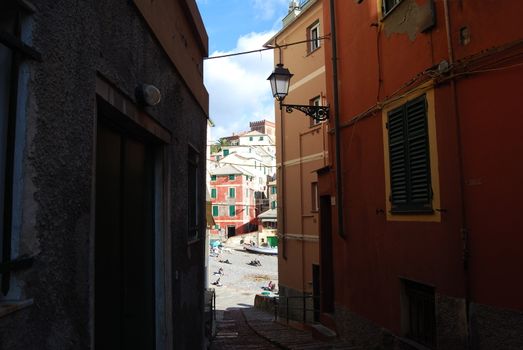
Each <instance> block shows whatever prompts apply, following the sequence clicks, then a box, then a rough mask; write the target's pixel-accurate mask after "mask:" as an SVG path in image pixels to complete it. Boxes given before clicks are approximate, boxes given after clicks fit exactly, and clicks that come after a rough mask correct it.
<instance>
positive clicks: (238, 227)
mask: <svg viewBox="0 0 523 350" xmlns="http://www.w3.org/2000/svg"><path fill="white" fill-rule="evenodd" d="M253 180H254V177H253V176H252V174H246V173H244V172H242V171H240V170H238V169H236V168H235V167H233V166H225V167H223V168H217V169H214V170H212V171H211V183H210V189H211V204H212V216H213V217H214V221H215V223H216V225H215V226H214V227H213V229H212V230H211V235H214V236H215V237H218V236H220V234H221V236H222V237H225V238H228V237H232V236H235V235H238V234H243V233H247V232H252V231H256V230H257V222H256V210H255V208H256V206H255V198H254V197H255V196H254V192H255V191H254V189H253ZM212 237H213V236H211V238H212Z"/></svg>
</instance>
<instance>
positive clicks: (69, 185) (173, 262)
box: [0, 0, 207, 349]
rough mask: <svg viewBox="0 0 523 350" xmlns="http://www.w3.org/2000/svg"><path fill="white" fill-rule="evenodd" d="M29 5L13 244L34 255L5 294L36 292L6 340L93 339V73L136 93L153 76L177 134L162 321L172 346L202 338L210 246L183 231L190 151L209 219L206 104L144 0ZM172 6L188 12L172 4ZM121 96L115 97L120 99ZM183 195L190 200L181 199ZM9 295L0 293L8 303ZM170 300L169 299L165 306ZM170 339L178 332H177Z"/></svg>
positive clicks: (188, 345)
mask: <svg viewBox="0 0 523 350" xmlns="http://www.w3.org/2000/svg"><path fill="white" fill-rule="evenodd" d="M35 5H36V12H35V13H34V14H32V15H30V16H28V21H29V22H28V23H29V24H28V26H29V29H30V35H28V38H30V39H28V40H29V41H32V45H33V47H34V48H35V49H36V50H37V51H39V52H40V53H41V54H42V62H34V61H28V63H27V66H26V69H27V71H26V72H27V82H26V84H25V82H24V84H22V85H21V91H20V93H21V94H23V96H22V97H23V98H21V100H20V101H21V102H19V103H21V106H23V107H24V109H25V113H24V114H22V115H20V116H19V117H20V120H21V121H22V122H23V125H24V126H25V129H23V130H22V132H21V133H20V135H18V136H19V140H18V141H20V144H21V145H23V146H24V147H23V149H22V155H21V159H20V163H19V166H20V169H21V171H20V174H21V177H20V178H18V179H17V181H18V182H19V185H20V186H19V188H20V191H19V193H17V194H16V196H17V200H18V203H19V206H18V207H16V208H15V210H14V211H15V215H16V216H17V217H18V218H19V219H17V220H18V221H17V222H16V225H15V227H14V231H15V236H16V237H18V239H19V240H18V241H17V242H16V247H14V248H13V249H14V251H15V253H16V254H15V255H29V256H33V257H34V258H35V261H34V264H33V266H32V267H31V268H29V269H27V270H23V271H20V272H17V273H16V274H15V276H14V277H13V282H14V287H13V288H12V289H11V292H10V295H8V296H7V299H10V300H29V301H30V302H29V303H28V304H29V306H27V307H26V308H23V309H22V310H20V311H16V312H14V313H10V314H8V315H3V316H0V348H1V349H91V348H92V347H93V346H92V340H93V320H94V318H93V303H94V299H93V298H94V294H93V290H94V289H93V288H94V286H93V281H94V276H93V271H94V268H93V256H94V252H93V244H94V243H93V237H94V224H95V220H96V218H95V217H94V201H95V198H94V194H95V191H94V173H95V169H94V166H93V164H95V163H94V162H95V144H96V132H95V131H96V123H97V113H96V112H97V103H96V96H97V94H96V86H97V80H98V81H104V82H106V83H107V84H108V86H110V87H111V91H113V93H112V95H113V96H120V97H118V98H120V99H124V100H126V101H128V103H130V105H132V104H134V103H135V102H136V101H135V98H134V91H135V88H136V87H137V86H138V85H139V84H141V83H149V84H154V85H155V86H157V87H158V88H159V89H160V91H161V93H162V101H161V102H160V104H158V105H157V106H155V107H150V108H146V109H145V111H143V112H141V113H145V114H147V115H148V117H150V118H152V119H153V120H155V121H156V122H157V123H159V124H161V125H162V126H163V128H164V129H165V130H167V131H168V134H169V136H170V138H171V143H170V144H168V145H166V146H165V148H164V150H165V165H166V168H167V169H168V174H169V175H170V177H169V178H168V179H167V180H166V181H167V183H168V184H167V187H166V188H168V191H167V192H166V193H165V200H166V203H168V207H167V210H166V213H167V215H166V223H167V226H166V228H165V231H164V234H165V238H166V239H168V241H167V242H171V243H170V245H168V246H166V247H164V248H165V250H164V253H165V255H166V258H165V264H166V268H167V269H168V270H169V271H172V276H173V277H172V280H171V279H170V277H169V276H168V277H167V280H166V281H165V284H164V285H160V286H157V288H160V289H161V290H162V293H164V297H165V300H166V305H165V307H166V308H168V309H169V310H167V311H166V313H167V314H169V315H171V316H170V319H166V320H164V322H165V323H164V328H163V329H159V330H158V331H159V334H160V335H159V336H158V337H159V338H161V339H162V340H161V342H160V343H161V344H163V345H164V346H165V348H167V347H170V346H171V345H172V346H174V348H176V349H199V348H201V347H202V344H203V288H204V286H203V280H204V279H203V252H204V250H203V248H204V234H203V231H202V232H201V236H200V237H201V238H202V239H200V240H197V241H194V242H192V243H191V244H188V242H187V229H188V228H187V208H186V200H185V198H187V195H188V193H187V187H188V186H187V150H188V146H189V145H192V146H193V147H194V148H195V149H196V150H197V151H198V152H200V154H201V155H202V157H201V158H202V160H203V162H202V163H201V164H202V166H200V168H199V173H198V176H199V178H200V180H201V181H200V184H201V186H200V187H201V191H200V194H201V196H200V197H201V198H199V199H198V202H199V203H201V205H200V209H201V210H200V213H201V215H200V216H201V218H200V222H205V217H204V215H205V207H204V203H205V198H204V194H205V187H204V183H205V182H204V181H205V180H204V179H205V173H204V171H205V165H204V164H205V162H204V155H205V134H206V122H207V120H206V108H203V107H202V105H201V103H198V102H199V101H198V100H197V99H196V98H195V94H194V93H193V92H192V91H190V90H189V88H188V87H187V85H186V84H185V82H184V80H183V79H182V75H181V74H180V72H179V71H177V70H176V68H175V65H174V64H173V62H172V61H171V60H170V59H169V57H168V56H167V55H166V54H165V52H164V50H163V49H162V48H161V47H160V46H159V44H158V41H157V39H156V38H155V37H154V34H153V33H152V32H151V31H150V29H149V27H148V26H147V24H146V23H145V21H144V19H143V17H142V16H141V14H140V12H139V11H138V9H137V7H136V6H135V5H134V4H133V3H132V2H129V1H110V2H108V1H92V2H69V1H59V2H56V1H50V0H49V1H47V0H43V1H38V2H37V3H35ZM174 15H175V16H176V15H178V16H182V15H183V14H181V13H175V14H174ZM113 102H114V101H113ZM182 199H183V200H182ZM4 302H5V300H3V299H2V303H4ZM164 311H165V310H164ZM173 339H175V341H174V342H173Z"/></svg>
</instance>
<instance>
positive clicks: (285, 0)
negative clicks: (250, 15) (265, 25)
mask: <svg viewBox="0 0 523 350" xmlns="http://www.w3.org/2000/svg"><path fill="white" fill-rule="evenodd" d="M287 5H289V0H253V7H254V9H255V10H256V15H257V16H258V18H261V19H264V20H268V19H272V18H274V14H275V13H280V12H281V9H282V8H285V7H286V6H287Z"/></svg>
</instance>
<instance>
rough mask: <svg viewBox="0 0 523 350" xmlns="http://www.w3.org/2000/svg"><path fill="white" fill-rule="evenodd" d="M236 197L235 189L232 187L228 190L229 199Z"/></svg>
mask: <svg viewBox="0 0 523 350" xmlns="http://www.w3.org/2000/svg"><path fill="white" fill-rule="evenodd" d="M234 197H236V189H235V188H234V187H231V188H229V198H234Z"/></svg>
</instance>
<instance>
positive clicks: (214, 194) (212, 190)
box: [211, 188, 216, 198]
mask: <svg viewBox="0 0 523 350" xmlns="http://www.w3.org/2000/svg"><path fill="white" fill-rule="evenodd" d="M211 198H216V188H211Z"/></svg>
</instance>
